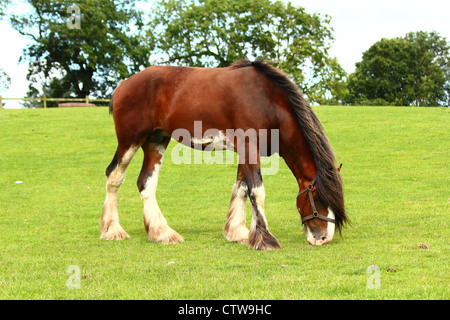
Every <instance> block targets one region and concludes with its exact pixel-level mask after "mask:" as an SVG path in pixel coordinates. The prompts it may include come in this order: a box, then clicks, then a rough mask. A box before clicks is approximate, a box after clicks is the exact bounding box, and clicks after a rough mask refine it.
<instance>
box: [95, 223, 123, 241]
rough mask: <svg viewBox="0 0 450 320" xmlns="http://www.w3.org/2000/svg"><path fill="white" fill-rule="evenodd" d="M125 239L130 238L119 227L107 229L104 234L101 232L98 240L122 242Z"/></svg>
mask: <svg viewBox="0 0 450 320" xmlns="http://www.w3.org/2000/svg"><path fill="white" fill-rule="evenodd" d="M125 238H130V236H129V235H128V233H127V232H126V231H125V230H123V228H122V227H121V226H120V225H119V226H115V227H109V228H108V230H107V231H106V232H102V235H101V236H100V239H105V240H124V239H125Z"/></svg>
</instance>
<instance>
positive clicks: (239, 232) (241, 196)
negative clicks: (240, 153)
mask: <svg viewBox="0 0 450 320" xmlns="http://www.w3.org/2000/svg"><path fill="white" fill-rule="evenodd" d="M247 196H248V188H247V184H246V183H245V181H244V171H243V167H242V164H240V165H239V166H238V173H237V178H236V183H235V184H234V186H233V192H232V194H231V200H230V206H229V207H228V213H227V222H226V223H225V227H224V228H223V234H224V236H225V238H226V239H227V240H228V241H231V242H237V243H243V244H248V233H249V231H248V229H247V227H246V226H245V203H246V202H247Z"/></svg>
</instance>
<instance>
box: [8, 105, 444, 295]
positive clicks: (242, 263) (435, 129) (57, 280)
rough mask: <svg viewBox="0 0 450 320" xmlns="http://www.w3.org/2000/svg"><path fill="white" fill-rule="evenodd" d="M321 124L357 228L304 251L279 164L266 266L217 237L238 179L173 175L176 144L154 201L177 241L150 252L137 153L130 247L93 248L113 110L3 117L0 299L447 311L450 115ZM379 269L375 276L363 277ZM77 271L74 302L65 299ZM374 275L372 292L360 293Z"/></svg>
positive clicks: (412, 111)
mask: <svg viewBox="0 0 450 320" xmlns="http://www.w3.org/2000/svg"><path fill="white" fill-rule="evenodd" d="M315 110H316V112H317V115H318V116H319V118H320V119H321V121H322V124H323V126H324V127H325V131H326V132H327V134H328V137H329V138H330V140H331V142H332V145H333V147H334V149H335V151H336V154H337V159H338V161H339V162H342V163H343V168H342V171H341V174H342V176H343V181H344V191H345V201H346V207H347V210H348V214H349V217H350V219H351V221H352V225H351V226H349V227H347V228H345V229H344V231H343V236H342V237H339V236H335V239H334V240H333V241H332V242H331V243H330V244H328V245H326V246H323V247H313V246H311V245H309V244H308V243H307V242H306V239H305V235H304V230H303V229H302V228H301V226H300V223H299V216H298V213H297V211H296V208H295V197H296V195H297V192H298V189H297V186H296V181H295V178H294V177H293V175H292V174H291V172H290V171H289V169H288V168H287V166H286V165H285V163H284V162H283V161H282V160H281V161H280V169H279V171H278V173H277V174H276V175H272V176H264V183H265V189H266V203H265V208H266V216H267V220H268V223H269V227H270V230H271V232H272V233H273V234H274V236H275V237H277V239H278V240H279V241H280V244H281V246H282V250H279V251H275V252H259V251H254V250H249V249H248V248H247V247H246V246H243V245H239V244H233V243H229V242H228V241H226V239H225V238H224V237H223V236H222V228H223V225H224V223H225V216H226V212H227V209H228V203H229V200H230V195H231V188H232V185H233V183H234V180H235V177H236V169H237V165H236V164H229V165H218V164H217V165H207V164H203V165H198V164H191V165H175V164H174V163H172V161H171V159H170V152H171V148H173V146H174V145H175V143H174V142H171V144H170V145H169V149H168V150H167V153H166V157H165V159H164V164H163V167H162V171H161V173H160V179H159V186H158V192H157V198H158V202H159V206H160V208H161V210H162V212H163V213H164V215H165V217H166V219H167V221H168V222H169V225H170V226H171V227H172V228H173V229H175V230H176V231H178V232H179V233H180V234H181V235H182V236H183V237H184V238H185V242H184V243H182V244H178V245H171V246H166V245H161V244H155V243H150V242H149V241H148V240H147V237H146V234H145V230H144V224H143V216H142V203H141V200H140V196H139V193H138V190H137V187H136V180H137V177H138V174H139V171H140V166H141V163H142V154H141V152H139V153H138V154H137V155H136V157H135V158H134V160H133V161H132V163H131V165H130V167H129V169H128V171H127V179H126V181H125V183H124V185H123V186H122V187H121V189H120V191H119V196H118V198H119V201H118V205H119V215H120V219H121V224H122V226H123V227H124V229H125V230H126V231H127V232H128V233H129V234H130V236H131V239H127V240H125V241H119V242H111V241H105V240H100V239H99V237H100V215H101V209H102V204H103V200H104V198H105V181H106V180H105V175H104V172H105V169H106V167H107V165H108V164H109V162H110V161H111V159H112V157H113V154H114V151H115V148H116V138H115V134H114V125H113V119H112V117H110V116H108V111H107V109H106V108H79V109H77V108H74V109H70V108H69V109H47V110H0V245H1V248H0V299H450V289H449V288H450V287H449V283H450V272H449V260H450V259H449V258H450V252H449V249H450V237H449V236H450V233H449V226H448V223H449V217H450V183H449V182H450V175H449V172H450V161H449V159H450V139H449V132H450V109H448V108H381V107H315ZM18 182H21V183H18ZM248 209H249V208H248ZM250 218H251V213H250V210H247V224H248V225H249V224H250ZM372 265H376V266H378V268H379V270H380V272H379V274H372V273H367V269H368V268H369V267H370V266H372ZM70 266H76V268H79V271H80V274H79V278H80V280H81V281H80V288H79V289H69V288H68V286H67V282H68V281H69V282H70V281H71V280H70V279H73V278H72V277H75V276H76V275H75V274H71V273H67V270H68V268H69V267H70ZM372 276H378V277H379V284H380V287H379V289H369V288H368V286H367V283H368V280H369V282H370V281H371V279H372V278H371V277H372Z"/></svg>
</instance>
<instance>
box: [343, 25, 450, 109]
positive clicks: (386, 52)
mask: <svg viewBox="0 0 450 320" xmlns="http://www.w3.org/2000/svg"><path fill="white" fill-rule="evenodd" d="M449 67H450V56H449V45H448V43H447V41H446V40H445V39H444V38H442V37H440V36H439V35H438V34H437V33H434V32H432V33H426V32H416V33H408V34H407V35H406V37H402V38H394V39H381V40H380V41H378V42H376V43H375V44H373V45H372V46H371V47H370V48H369V49H368V50H367V51H366V52H364V53H363V58H362V61H361V62H358V63H356V70H355V72H354V73H353V74H350V76H349V82H348V85H349V91H350V93H349V99H348V100H349V102H350V103H354V104H369V105H370V104H372V105H374V104H381V105H406V106H407V105H419V106H433V105H434V106H436V105H445V104H448V99H449V80H450V77H449V73H448V70H449Z"/></svg>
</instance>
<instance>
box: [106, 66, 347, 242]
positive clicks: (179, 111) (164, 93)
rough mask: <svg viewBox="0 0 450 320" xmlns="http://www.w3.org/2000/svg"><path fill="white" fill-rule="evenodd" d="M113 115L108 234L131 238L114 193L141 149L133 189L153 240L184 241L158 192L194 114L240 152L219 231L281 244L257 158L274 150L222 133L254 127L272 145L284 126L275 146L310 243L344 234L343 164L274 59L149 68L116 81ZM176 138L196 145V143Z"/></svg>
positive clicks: (204, 127)
mask: <svg viewBox="0 0 450 320" xmlns="http://www.w3.org/2000/svg"><path fill="white" fill-rule="evenodd" d="M110 113H112V114H113V118H114V123H115V130H116V135H117V141H118V146H117V150H116V153H115V155H114V158H113V160H112V162H111V164H110V165H109V166H108V168H107V169H106V177H107V183H106V190H107V194H106V199H105V202H104V204H103V213H102V217H101V238H102V239H107V240H122V239H124V238H128V237H129V235H128V234H127V232H125V230H124V229H123V228H122V227H121V225H120V224H119V215H118V212H117V191H118V189H119V187H120V185H121V184H122V183H123V182H124V179H125V171H126V169H127V166H128V164H129V163H130V161H131V159H132V158H133V155H134V154H135V153H136V152H137V150H138V149H139V148H141V149H142V150H143V152H144V161H143V165H142V170H141V172H140V175H139V178H138V181H137V186H138V189H139V191H140V195H141V198H142V201H143V206H144V224H145V229H146V232H147V237H148V239H149V240H150V241H154V242H158V243H163V244H174V243H178V242H182V241H183V238H182V236H180V235H179V234H178V233H177V232H176V231H174V230H173V229H171V228H170V227H169V225H168V224H167V221H166V219H165V218H164V216H163V215H162V213H161V210H160V208H159V206H158V203H157V201H156V197H155V195H156V187H157V183H158V175H159V171H160V169H161V164H162V160H163V155H164V151H165V150H166V148H167V145H168V144H169V142H170V140H171V137H172V134H173V133H174V131H175V130H177V129H179V128H183V129H184V130H187V131H188V132H189V133H190V134H191V136H193V135H194V122H196V121H201V124H202V130H203V132H202V134H203V133H204V132H205V131H206V130H208V129H211V128H216V129H217V133H218V134H217V136H215V137H214V138H217V139H219V140H220V141H222V143H223V144H224V147H226V148H228V149H232V150H234V151H236V152H237V153H238V155H239V164H238V170H237V179H236V183H235V184H234V186H233V188H232V195H231V201H230V205H229V208H228V213H227V216H226V223H225V226H224V229H223V233H224V236H225V238H226V239H227V240H228V241H231V242H237V243H243V244H247V245H248V247H249V248H252V249H257V250H272V249H280V248H281V246H280V244H279V242H278V241H277V239H276V238H275V237H274V236H273V235H272V234H271V233H270V232H269V228H268V224H267V220H266V217H265V214H264V199H265V192H264V185H263V180H262V176H261V170H260V161H259V157H260V156H270V155H272V154H273V153H274V151H273V150H271V148H268V150H260V149H261V148H259V147H258V143H255V139H245V137H244V138H242V137H239V136H235V137H226V134H225V132H227V131H226V130H227V129H235V130H237V129H242V131H244V132H245V131H247V130H250V129H254V130H255V131H254V132H257V137H256V138H257V139H256V140H258V141H259V140H265V141H266V143H267V145H271V144H270V139H271V135H270V134H269V133H268V132H269V131H270V130H279V141H277V142H278V145H279V150H277V152H278V153H279V155H280V156H281V157H282V158H283V159H284V161H285V162H286V164H287V166H288V167H289V168H290V170H291V171H292V173H293V175H294V177H295V179H296V180H297V183H298V187H299V193H298V195H297V210H298V212H299V213H300V217H301V219H302V224H304V225H305V227H306V238H307V241H308V242H309V243H311V244H312V245H322V244H325V243H328V242H330V241H331V240H332V239H333V235H334V231H335V228H337V229H338V230H339V232H341V228H342V226H343V225H344V223H345V222H347V217H346V213H345V209H344V199H343V189H342V181H341V177H340V173H339V169H340V167H339V168H336V160H335V155H334V153H333V150H332V148H331V146H330V142H329V140H328V138H327V136H326V135H325V132H324V130H323V128H322V125H321V124H320V122H319V120H318V118H317V116H316V115H315V114H314V112H313V110H312V108H311V107H310V105H309V104H308V103H307V102H306V100H305V99H304V98H303V96H302V94H301V92H300V91H299V89H298V87H297V86H296V85H295V84H294V83H293V82H292V81H291V80H290V79H289V78H288V76H287V75H286V74H284V73H283V72H281V71H280V70H278V69H277V68H275V67H273V66H272V65H271V64H270V63H268V62H264V61H261V60H257V61H249V60H247V59H242V60H239V61H238V62H236V63H235V64H233V65H232V66H230V67H226V68H194V67H175V66H152V67H149V68H147V69H145V70H143V71H140V72H138V73H136V74H134V75H133V76H131V77H130V78H128V79H127V80H124V81H121V82H120V83H119V85H118V86H117V88H116V89H115V90H114V92H113V96H112V98H111V102H110ZM260 129H266V130H265V131H264V130H260ZM261 132H267V134H261ZM217 139H216V140H217ZM183 140H184V139H183ZM211 140H214V139H210V140H209V141H211ZM205 141H206V140H205ZM179 142H181V143H183V144H187V145H190V146H191V147H192V144H193V142H192V141H190V142H189V141H179ZM216 142H217V141H216ZM204 144H206V145H207V144H208V141H206V142H204ZM238 146H241V147H243V148H238ZM203 147H205V145H204V146H203ZM238 149H240V151H239V150H238ZM252 154H253V155H256V161H253V162H252V161H249V160H250V158H251V155H252ZM241 159H244V160H243V161H241ZM247 199H250V202H251V208H252V221H251V225H250V230H249V229H248V228H247V227H246V223H245V207H246V201H247Z"/></svg>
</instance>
